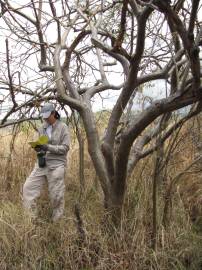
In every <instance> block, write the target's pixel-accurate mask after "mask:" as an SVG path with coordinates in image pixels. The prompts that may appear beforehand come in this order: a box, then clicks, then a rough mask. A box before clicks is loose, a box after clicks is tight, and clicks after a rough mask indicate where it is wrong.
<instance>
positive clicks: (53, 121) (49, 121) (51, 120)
mask: <svg viewBox="0 0 202 270" xmlns="http://www.w3.org/2000/svg"><path fill="white" fill-rule="evenodd" d="M44 121H45V122H46V123H48V124H49V125H52V124H54V123H55V121H56V119H55V117H54V112H52V113H51V114H50V116H49V117H48V118H44Z"/></svg>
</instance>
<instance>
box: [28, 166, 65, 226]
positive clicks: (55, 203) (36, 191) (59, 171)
mask: <svg viewBox="0 0 202 270" xmlns="http://www.w3.org/2000/svg"><path fill="white" fill-rule="evenodd" d="M64 175H65V168H64V166H60V167H57V168H55V169H50V168H48V167H45V168H39V167H38V165H36V166H35V168H34V169H33V171H32V172H31V174H30V176H29V177H28V178H27V179H26V181H25V183H24V186H23V204H24V207H25V208H26V209H27V210H28V212H29V213H30V215H31V216H32V217H33V218H35V217H36V216H37V207H36V199H37V198H38V197H39V196H40V193H41V190H42V187H43V184H44V183H45V182H46V181H47V183H48V192H49V196H50V201H51V205H52V208H53V214H52V220H53V221H57V220H58V219H59V218H60V217H62V216H63V212H64V192H65V184H64Z"/></svg>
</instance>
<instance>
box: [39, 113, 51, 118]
mask: <svg viewBox="0 0 202 270" xmlns="http://www.w3.org/2000/svg"><path fill="white" fill-rule="evenodd" d="M50 115H51V112H44V113H40V116H41V117H42V118H43V119H46V118H48V117H49V116H50Z"/></svg>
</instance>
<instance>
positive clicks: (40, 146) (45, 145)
mask: <svg viewBox="0 0 202 270" xmlns="http://www.w3.org/2000/svg"><path fill="white" fill-rule="evenodd" d="M34 150H35V151H36V152H40V151H44V152H46V151H47V150H48V145H47V144H42V145H37V146H36V147H34Z"/></svg>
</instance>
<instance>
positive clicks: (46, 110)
mask: <svg viewBox="0 0 202 270" xmlns="http://www.w3.org/2000/svg"><path fill="white" fill-rule="evenodd" d="M53 111H55V106H54V105H53V104H52V103H45V104H44V105H43V107H42V108H41V113H40V116H41V117H42V118H43V119H46V118H48V117H49V116H50V115H51V113H52V112H53Z"/></svg>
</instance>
